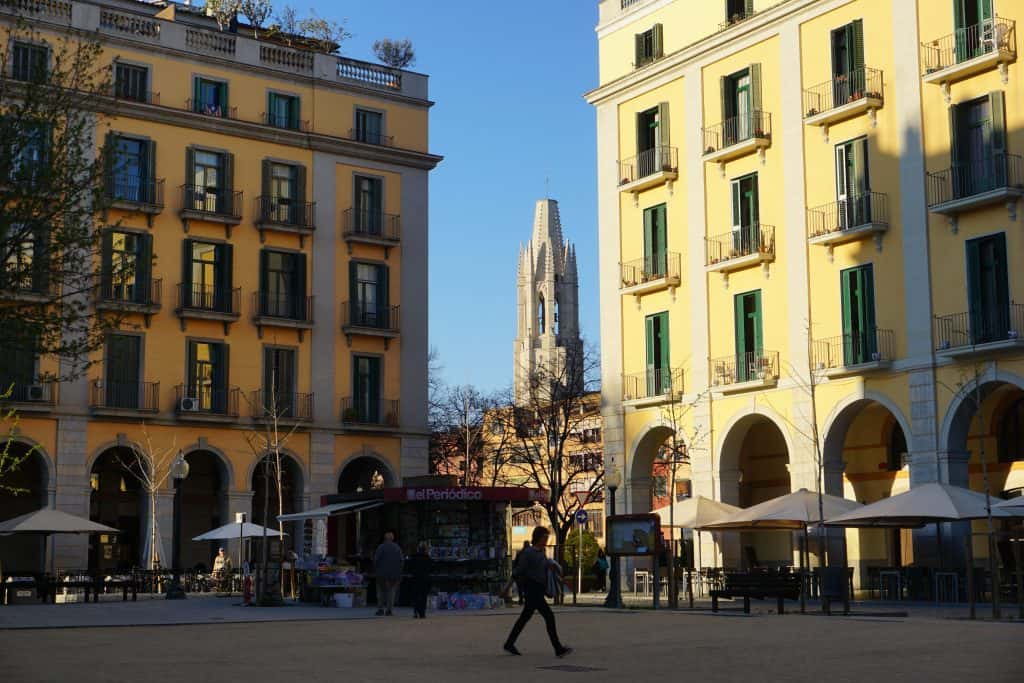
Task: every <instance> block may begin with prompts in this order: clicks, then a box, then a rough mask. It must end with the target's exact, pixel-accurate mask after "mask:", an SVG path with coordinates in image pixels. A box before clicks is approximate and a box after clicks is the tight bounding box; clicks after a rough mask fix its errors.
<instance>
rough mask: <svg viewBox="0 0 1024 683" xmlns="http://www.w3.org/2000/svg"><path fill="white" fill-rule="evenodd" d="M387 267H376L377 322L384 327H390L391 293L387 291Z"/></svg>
mask: <svg viewBox="0 0 1024 683" xmlns="http://www.w3.org/2000/svg"><path fill="white" fill-rule="evenodd" d="M388 289H389V284H388V267H387V266H377V320H379V321H380V322H381V323H382V324H384V326H390V323H391V320H390V318H389V317H388V316H390V315H391V307H390V305H389V304H390V301H391V292H389V291H388Z"/></svg>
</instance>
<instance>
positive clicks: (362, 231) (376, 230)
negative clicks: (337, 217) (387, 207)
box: [341, 208, 402, 258]
mask: <svg viewBox="0 0 1024 683" xmlns="http://www.w3.org/2000/svg"><path fill="white" fill-rule="evenodd" d="M401 234H402V219H401V216H398V215H395V214H390V213H383V212H381V211H368V210H365V209H355V208H352V209H346V210H345V211H344V212H342V215H341V236H342V239H344V240H345V242H346V243H347V244H348V252H349V253H350V254H351V253H352V244H353V243H361V244H376V245H379V246H382V247H384V257H385V258H387V257H388V253H389V251H390V250H391V247H395V246H398V243H399V240H400V238H401Z"/></svg>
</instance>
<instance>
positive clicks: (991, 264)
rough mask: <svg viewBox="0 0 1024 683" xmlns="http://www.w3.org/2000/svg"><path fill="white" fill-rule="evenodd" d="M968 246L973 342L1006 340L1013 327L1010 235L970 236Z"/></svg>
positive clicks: (968, 288) (969, 301)
mask: <svg viewBox="0 0 1024 683" xmlns="http://www.w3.org/2000/svg"><path fill="white" fill-rule="evenodd" d="M966 246H967V302H968V311H969V312H968V318H969V320H968V325H969V327H970V343H971V344H985V343H988V342H994V341H1001V340H1004V339H1006V338H1007V336H1008V335H1009V330H1010V328H1011V321H1010V292H1009V284H1008V283H1009V280H1008V277H1007V266H1006V235H1005V234H1003V233H999V234H998V235H990V236H988V237H980V238H978V239H973V240H968V241H967V245H966Z"/></svg>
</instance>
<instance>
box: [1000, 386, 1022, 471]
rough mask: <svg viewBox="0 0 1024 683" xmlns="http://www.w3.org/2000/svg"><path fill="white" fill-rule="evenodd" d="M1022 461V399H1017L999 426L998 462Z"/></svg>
mask: <svg viewBox="0 0 1024 683" xmlns="http://www.w3.org/2000/svg"><path fill="white" fill-rule="evenodd" d="M1018 460H1024V399H1020V398H1018V399H1017V400H1016V401H1014V402H1013V403H1012V404H1010V407H1009V408H1007V410H1006V412H1005V413H1004V414H1003V419H1002V421H1001V422H1000V424H999V462H1016V461H1018Z"/></svg>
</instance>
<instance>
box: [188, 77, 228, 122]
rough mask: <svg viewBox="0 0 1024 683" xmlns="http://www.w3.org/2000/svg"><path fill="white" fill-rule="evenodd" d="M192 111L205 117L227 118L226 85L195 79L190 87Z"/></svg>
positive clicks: (205, 79)
mask: <svg viewBox="0 0 1024 683" xmlns="http://www.w3.org/2000/svg"><path fill="white" fill-rule="evenodd" d="M192 111H194V112H196V113H197V114H206V115H207V116H220V117H224V116H228V115H229V110H228V84H227V83H225V82H224V81H214V80H211V79H209V78H200V77H197V78H196V79H195V82H194V83H193V86H192Z"/></svg>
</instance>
